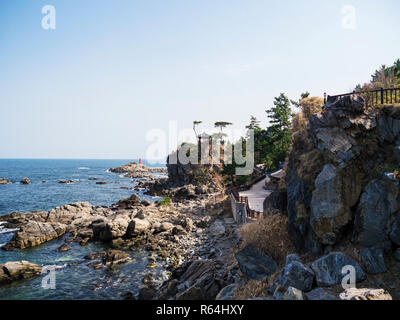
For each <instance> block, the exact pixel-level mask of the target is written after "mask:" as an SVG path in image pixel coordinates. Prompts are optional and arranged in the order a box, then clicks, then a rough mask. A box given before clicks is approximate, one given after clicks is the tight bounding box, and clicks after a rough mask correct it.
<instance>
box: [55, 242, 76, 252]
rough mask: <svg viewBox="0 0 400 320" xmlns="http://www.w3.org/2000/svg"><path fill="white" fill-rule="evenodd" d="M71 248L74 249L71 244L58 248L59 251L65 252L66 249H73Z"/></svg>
mask: <svg viewBox="0 0 400 320" xmlns="http://www.w3.org/2000/svg"><path fill="white" fill-rule="evenodd" d="M71 249H72V247H71V246H69V245H67V244H63V245H62V246H61V247H59V248H58V249H57V251H58V252H65V251H69V250H71Z"/></svg>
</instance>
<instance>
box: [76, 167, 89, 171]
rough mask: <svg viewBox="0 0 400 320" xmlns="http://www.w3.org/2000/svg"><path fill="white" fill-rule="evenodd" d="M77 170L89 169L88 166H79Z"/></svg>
mask: <svg viewBox="0 0 400 320" xmlns="http://www.w3.org/2000/svg"><path fill="white" fill-rule="evenodd" d="M78 170H90V168H88V167H79V168H78Z"/></svg>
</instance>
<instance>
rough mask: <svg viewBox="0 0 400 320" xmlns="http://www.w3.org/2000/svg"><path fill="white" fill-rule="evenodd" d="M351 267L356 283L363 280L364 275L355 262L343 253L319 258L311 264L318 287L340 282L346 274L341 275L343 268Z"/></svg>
mask: <svg viewBox="0 0 400 320" xmlns="http://www.w3.org/2000/svg"><path fill="white" fill-rule="evenodd" d="M349 265H350V266H353V267H354V268H355V271H356V282H358V281H362V280H364V279H365V277H366V275H365V273H364V271H363V270H362V269H361V267H360V266H359V265H358V263H357V262H356V261H354V260H353V259H351V258H349V257H347V256H345V255H344V254H343V253H331V254H328V255H326V256H323V257H321V258H319V259H318V260H316V261H314V262H313V263H312V264H311V269H312V270H313V271H314V272H315V276H316V280H317V284H318V286H320V287H329V286H333V285H336V284H340V283H341V282H342V279H343V277H344V276H345V275H346V274H347V273H346V272H345V273H342V271H343V270H344V269H343V267H345V266H349Z"/></svg>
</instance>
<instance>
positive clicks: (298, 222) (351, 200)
mask: <svg viewBox="0 0 400 320" xmlns="http://www.w3.org/2000/svg"><path fill="white" fill-rule="evenodd" d="M399 143H400V108H399V106H397V105H385V106H382V107H380V108H366V107H365V106H364V102H363V99H362V98H361V97H360V96H357V95H352V96H346V97H342V98H340V99H339V98H337V99H329V100H328V102H327V103H326V105H325V106H324V108H323V110H322V111H321V112H319V113H316V114H314V115H312V116H311V117H310V118H309V120H308V121H307V123H306V125H305V126H304V127H303V128H301V129H299V131H297V132H294V133H293V145H292V148H291V150H290V153H289V157H288V161H287V163H286V169H285V172H286V177H285V183H286V187H287V213H288V218H289V219H288V220H289V232H290V235H291V237H292V239H293V243H294V245H295V246H296V249H297V250H298V251H300V252H307V251H311V252H313V253H316V254H321V253H323V252H324V249H325V248H327V247H328V248H330V247H332V246H333V247H334V246H335V245H338V244H339V243H340V242H341V241H349V240H352V241H354V242H356V243H357V244H360V245H361V246H363V247H371V246H376V245H382V244H383V243H384V242H386V241H388V240H389V239H390V240H391V241H392V242H394V243H395V244H396V243H400V236H399V234H400V232H399V231H398V230H399V227H398V226H399V225H400V224H399V222H397V221H398V220H399V219H400V218H398V217H397V216H398V215H397V214H396V213H397V211H398V209H399V202H398V198H399V192H398V190H399V181H398V180H397V178H396V175H394V174H393V173H391V172H393V170H394V169H393V168H396V167H398V157H397V156H396V150H397V147H398V145H399ZM396 245H399V244H396Z"/></svg>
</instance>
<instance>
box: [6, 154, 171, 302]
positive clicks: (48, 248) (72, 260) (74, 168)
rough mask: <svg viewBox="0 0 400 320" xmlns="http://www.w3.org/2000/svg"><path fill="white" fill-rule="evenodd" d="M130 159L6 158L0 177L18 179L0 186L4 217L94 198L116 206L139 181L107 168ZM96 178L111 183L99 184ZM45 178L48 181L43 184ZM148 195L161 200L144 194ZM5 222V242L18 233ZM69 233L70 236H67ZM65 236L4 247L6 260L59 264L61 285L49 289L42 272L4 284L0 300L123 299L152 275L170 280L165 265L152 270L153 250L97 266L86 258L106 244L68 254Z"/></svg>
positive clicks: (98, 202) (78, 248)
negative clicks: (149, 266) (19, 247)
mask: <svg viewBox="0 0 400 320" xmlns="http://www.w3.org/2000/svg"><path fill="white" fill-rule="evenodd" d="M127 162H128V161H127V160H3V159H1V160H0V177H5V178H7V179H9V180H11V181H12V182H13V183H12V184H8V185H0V215H1V214H6V213H11V212H13V211H21V212H27V211H33V210H49V209H52V208H54V207H56V206H60V205H64V204H66V203H72V202H76V201H89V202H91V203H92V204H93V205H107V206H108V205H111V204H112V203H115V202H117V201H118V200H120V199H122V198H125V197H128V196H130V195H131V194H132V193H134V192H133V191H132V190H125V189H121V187H128V188H132V187H134V186H135V185H136V183H137V180H135V179H129V178H124V177H123V176H122V175H118V174H115V173H110V172H107V169H109V168H111V167H117V166H120V165H123V164H126V163H127ZM23 177H28V178H29V179H30V180H31V181H32V184H31V185H21V184H19V181H20V180H21V179H22V178H23ZM90 177H96V178H99V180H102V181H106V182H107V184H105V185H96V181H93V180H89V178H90ZM62 179H64V180H69V179H73V180H75V181H76V182H75V183H73V184H69V185H66V184H60V183H58V181H59V180H62ZM43 180H45V181H46V182H42V181H43ZM139 196H140V197H141V198H142V199H149V200H152V201H154V200H156V199H158V198H153V197H149V196H146V195H143V193H141V192H139ZM10 231H12V230H7V229H5V228H4V225H2V224H0V246H1V245H2V244H5V243H7V242H8V241H9V240H10V239H11V237H12V236H13V233H12V232H10ZM65 237H67V236H65ZM65 237H62V238H59V239H56V240H52V241H50V242H47V243H44V244H42V245H40V246H38V247H35V248H30V249H25V250H19V251H4V250H0V264H2V263H5V262H7V261H19V260H27V261H30V262H33V263H37V264H39V265H42V266H49V265H55V266H57V269H56V271H55V275H56V278H55V279H56V289H44V288H43V287H42V280H43V279H44V277H45V276H46V274H42V276H40V277H37V278H34V279H29V280H22V281H18V282H15V283H13V284H10V285H7V286H2V287H0V299H52V300H53V299H121V298H122V295H123V294H124V293H126V292H132V293H133V294H137V293H138V290H139V288H140V287H141V286H142V285H143V284H142V279H143V277H144V275H146V274H147V273H152V274H153V277H154V278H155V279H156V280H158V281H161V280H162V279H166V276H167V275H166V272H165V270H164V269H163V268H162V267H160V266H159V267H157V268H156V269H147V268H146V265H147V264H148V259H147V258H148V253H147V252H146V251H145V250H144V249H142V248H138V249H137V250H134V251H131V252H130V255H131V258H132V261H130V262H128V263H125V264H123V265H119V266H116V267H114V268H113V269H109V268H102V269H98V270H95V269H93V268H92V267H89V266H87V264H88V263H89V262H92V261H89V260H85V259H84V256H85V255H86V254H88V253H91V252H97V251H103V250H105V249H107V247H106V246H105V245H104V244H102V243H89V244H88V245H87V246H80V245H79V244H77V243H72V244H70V245H71V246H72V247H73V248H72V249H71V250H70V251H67V252H58V251H57V249H58V248H59V247H60V246H61V245H62V244H63V243H64V240H65Z"/></svg>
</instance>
